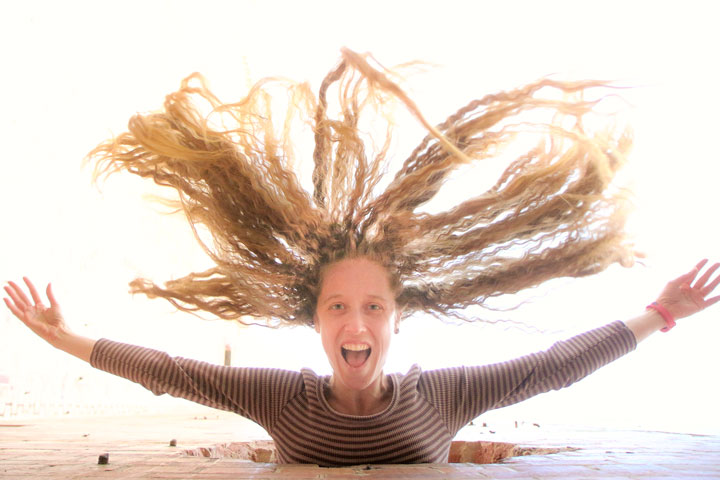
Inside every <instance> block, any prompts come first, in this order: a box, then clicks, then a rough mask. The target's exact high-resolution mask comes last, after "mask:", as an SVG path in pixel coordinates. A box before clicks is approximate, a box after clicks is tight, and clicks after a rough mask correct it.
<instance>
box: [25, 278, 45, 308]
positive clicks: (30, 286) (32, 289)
mask: <svg viewBox="0 0 720 480" xmlns="http://www.w3.org/2000/svg"><path fill="white" fill-rule="evenodd" d="M23 280H25V284H26V285H27V286H28V289H29V290H30V295H31V296H32V298H33V300H34V301H35V305H37V304H38V303H42V298H40V295H38V292H37V290H35V285H33V283H32V282H31V281H30V279H29V278H27V277H23Z"/></svg>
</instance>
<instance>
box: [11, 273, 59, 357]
mask: <svg viewBox="0 0 720 480" xmlns="http://www.w3.org/2000/svg"><path fill="white" fill-rule="evenodd" d="M23 280H24V281H25V284H26V285H27V287H28V290H29V291H30V296H31V297H32V301H30V299H29V298H28V297H27V295H26V294H25V292H24V291H23V289H22V288H21V287H20V286H19V285H17V284H16V283H15V282H8V286H6V287H5V292H7V294H8V295H9V296H10V299H7V298H4V299H3V300H5V305H7V307H8V308H9V309H10V311H11V312H12V313H13V315H15V316H16V317H17V318H19V319H20V320H21V321H22V322H23V323H24V324H25V325H27V326H28V328H30V330H32V331H33V332H35V333H36V334H37V335H39V336H40V337H41V338H43V339H45V340H47V341H48V342H50V343H51V344H55V343H56V342H57V341H58V340H60V339H61V338H62V337H63V336H65V335H67V334H69V333H71V332H70V329H68V327H67V325H66V324H65V320H64V319H63V316H62V314H61V313H60V305H59V304H58V302H57V300H55V296H54V295H53V292H52V286H51V285H50V284H49V283H48V286H47V289H46V293H47V297H48V300H49V301H50V306H49V307H47V306H45V304H44V303H43V301H42V299H41V298H40V295H39V294H38V292H37V290H36V289H35V285H33V283H32V282H31V281H30V279H28V278H27V277H23Z"/></svg>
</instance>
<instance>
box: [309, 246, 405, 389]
mask: <svg viewBox="0 0 720 480" xmlns="http://www.w3.org/2000/svg"><path fill="white" fill-rule="evenodd" d="M399 319H400V312H399V311H398V309H397V306H396V304H395V292H394V291H393V290H392V288H391V286H390V279H389V275H388V272H387V270H385V268H384V267H382V266H381V265H380V264H378V263H376V262H374V261H372V260H368V259H366V258H352V259H345V260H341V261H339V262H337V263H334V264H332V265H330V266H329V267H328V268H327V269H326V270H325V275H324V278H323V282H322V285H321V289H320V295H319V296H318V302H317V309H316V311H315V317H314V322H315V330H317V331H318V333H320V336H321V339H322V344H323V348H324V349H325V353H326V354H327V356H328V360H329V361H330V365H331V366H332V368H333V381H334V382H340V383H341V384H342V385H343V386H344V387H346V388H350V389H353V390H364V389H366V388H368V387H369V386H371V385H373V384H375V383H376V382H378V381H382V376H383V366H384V365H385V359H386V358H387V353H388V351H389V350H390V340H391V338H392V334H393V331H394V330H395V328H396V326H397V322H398V321H399Z"/></svg>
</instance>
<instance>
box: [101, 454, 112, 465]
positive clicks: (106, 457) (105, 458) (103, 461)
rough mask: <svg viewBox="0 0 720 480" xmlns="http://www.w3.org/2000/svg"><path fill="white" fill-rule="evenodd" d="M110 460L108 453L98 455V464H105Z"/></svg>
mask: <svg viewBox="0 0 720 480" xmlns="http://www.w3.org/2000/svg"><path fill="white" fill-rule="evenodd" d="M109 461H110V454H109V453H103V454H102V455H100V456H99V457H98V465H107V464H108V462H109Z"/></svg>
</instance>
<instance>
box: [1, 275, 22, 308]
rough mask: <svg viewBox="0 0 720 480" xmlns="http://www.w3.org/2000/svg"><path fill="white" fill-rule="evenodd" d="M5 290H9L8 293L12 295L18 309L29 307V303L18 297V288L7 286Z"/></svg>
mask: <svg viewBox="0 0 720 480" xmlns="http://www.w3.org/2000/svg"><path fill="white" fill-rule="evenodd" d="M11 283H12V282H11ZM5 292H7V294H8V295H9V296H10V298H11V299H12V301H13V303H14V305H15V306H16V307H17V308H18V310H22V309H25V308H26V307H27V303H25V302H23V300H22V299H21V298H20V297H18V292H17V290H16V289H12V288H8V287H5Z"/></svg>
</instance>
